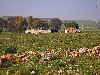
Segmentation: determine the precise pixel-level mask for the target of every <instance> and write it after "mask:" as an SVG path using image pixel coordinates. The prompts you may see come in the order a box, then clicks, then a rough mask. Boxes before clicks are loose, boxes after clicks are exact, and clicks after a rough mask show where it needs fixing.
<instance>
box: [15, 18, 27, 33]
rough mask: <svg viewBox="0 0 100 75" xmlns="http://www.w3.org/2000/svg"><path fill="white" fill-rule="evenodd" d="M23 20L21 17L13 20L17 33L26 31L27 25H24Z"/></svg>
mask: <svg viewBox="0 0 100 75" xmlns="http://www.w3.org/2000/svg"><path fill="white" fill-rule="evenodd" d="M25 21H26V20H25V18H23V17H22V16H18V17H17V18H16V19H15V26H16V29H17V32H24V31H25V30H26V27H27V25H26V24H25V23H26V22H25Z"/></svg>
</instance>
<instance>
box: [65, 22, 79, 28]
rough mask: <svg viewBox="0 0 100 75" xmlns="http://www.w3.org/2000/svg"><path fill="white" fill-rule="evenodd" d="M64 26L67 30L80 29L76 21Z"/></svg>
mask: <svg viewBox="0 0 100 75" xmlns="http://www.w3.org/2000/svg"><path fill="white" fill-rule="evenodd" d="M64 26H65V27H66V28H70V27H71V28H76V29H79V26H78V24H77V23H76V22H75V21H72V22H67V21H65V23H64Z"/></svg>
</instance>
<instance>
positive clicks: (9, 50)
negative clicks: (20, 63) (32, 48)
mask: <svg viewBox="0 0 100 75" xmlns="http://www.w3.org/2000/svg"><path fill="white" fill-rule="evenodd" d="M16 52H17V46H15V45H10V46H8V47H7V48H6V50H5V54H9V53H11V54H13V53H16Z"/></svg>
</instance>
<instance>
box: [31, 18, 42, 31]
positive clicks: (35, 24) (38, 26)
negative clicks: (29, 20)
mask: <svg viewBox="0 0 100 75" xmlns="http://www.w3.org/2000/svg"><path fill="white" fill-rule="evenodd" d="M42 25H43V20H41V19H40V18H34V19H33V28H34V29H42Z"/></svg>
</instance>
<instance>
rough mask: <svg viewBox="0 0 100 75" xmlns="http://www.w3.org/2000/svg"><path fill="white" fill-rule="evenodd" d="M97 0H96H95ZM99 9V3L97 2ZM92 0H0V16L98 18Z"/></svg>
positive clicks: (99, 17) (66, 18) (99, 12)
mask: <svg viewBox="0 0 100 75" xmlns="http://www.w3.org/2000/svg"><path fill="white" fill-rule="evenodd" d="M97 1H98V0H97ZM98 9H100V4H98ZM94 10H96V3H95V2H94V0H0V16H1V17H2V16H24V17H28V16H33V17H34V18H60V19H61V20H95V18H96V19H97V20H100V10H99V11H98V14H97V15H96V11H94Z"/></svg>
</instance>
